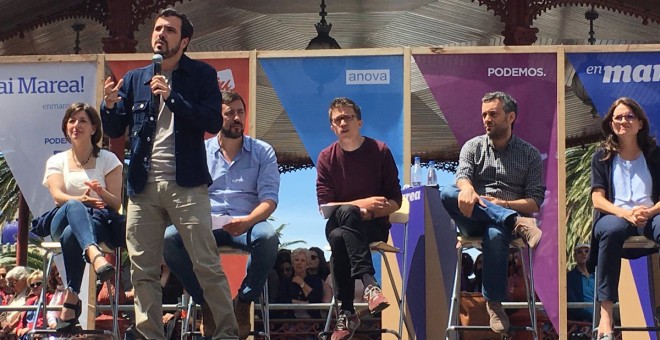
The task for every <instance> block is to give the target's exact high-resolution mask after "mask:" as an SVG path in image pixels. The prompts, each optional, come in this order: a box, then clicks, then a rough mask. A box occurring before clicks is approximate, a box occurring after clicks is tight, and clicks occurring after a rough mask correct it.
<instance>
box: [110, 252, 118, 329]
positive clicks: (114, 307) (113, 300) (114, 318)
mask: <svg viewBox="0 0 660 340" xmlns="http://www.w3.org/2000/svg"><path fill="white" fill-rule="evenodd" d="M120 276H121V248H120V247H117V248H116V249H115V289H114V294H112V292H110V291H109V290H108V294H112V295H110V296H109V297H110V304H111V307H112V337H113V339H117V340H119V285H120V284H121V282H119V278H120Z"/></svg>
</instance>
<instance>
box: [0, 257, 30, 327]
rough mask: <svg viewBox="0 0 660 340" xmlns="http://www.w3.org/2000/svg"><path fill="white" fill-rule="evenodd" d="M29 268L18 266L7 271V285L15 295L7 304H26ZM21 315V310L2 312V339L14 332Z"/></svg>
mask: <svg viewBox="0 0 660 340" xmlns="http://www.w3.org/2000/svg"><path fill="white" fill-rule="evenodd" d="M28 275H29V273H28V270H27V268H26V267H23V266H17V267H14V269H12V270H10V271H9V272H7V286H8V287H9V289H10V290H11V291H12V292H13V294H14V296H13V297H12V298H11V300H9V301H8V303H7V306H12V307H16V306H24V305H25V301H26V299H27V296H28V292H29V288H30V287H29V286H28V283H27V278H28ZM20 317H21V312H20V311H11V312H9V311H8V312H4V313H2V314H0V327H1V328H0V339H4V338H5V337H7V336H8V335H9V334H14V331H15V329H16V325H17V324H18V321H19V319H20Z"/></svg>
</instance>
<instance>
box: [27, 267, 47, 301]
mask: <svg viewBox="0 0 660 340" xmlns="http://www.w3.org/2000/svg"><path fill="white" fill-rule="evenodd" d="M27 284H28V286H29V287H30V290H29V294H30V295H39V294H41V289H43V288H44V275H43V272H42V271H41V270H35V271H33V272H32V273H30V274H29V275H28V277H27Z"/></svg>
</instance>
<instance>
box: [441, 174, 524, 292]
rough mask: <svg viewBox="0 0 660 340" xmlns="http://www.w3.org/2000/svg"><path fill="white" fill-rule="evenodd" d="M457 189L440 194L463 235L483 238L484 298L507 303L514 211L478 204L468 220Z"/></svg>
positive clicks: (493, 205)
mask: <svg viewBox="0 0 660 340" xmlns="http://www.w3.org/2000/svg"><path fill="white" fill-rule="evenodd" d="M459 192H460V190H459V189H458V188H457V187H456V186H455V185H452V186H446V187H444V188H443V189H442V191H441V196H442V205H443V206H444V207H445V210H447V213H449V216H451V218H452V219H453V220H454V222H455V223H456V226H457V227H458V230H459V231H460V233H461V235H463V236H469V237H475V236H482V235H483V243H482V252H483V269H482V270H483V274H482V275H483V276H482V280H483V295H484V298H486V300H489V301H504V300H506V292H507V286H508V281H507V280H508V278H507V273H508V270H507V269H508V265H509V243H510V242H511V239H512V232H513V227H512V225H513V219H512V218H511V217H515V216H518V213H517V212H516V211H514V210H511V209H507V208H504V207H501V206H499V205H496V204H493V203H490V202H488V201H485V200H484V201H485V204H486V206H485V207H483V206H481V205H480V204H475V205H474V209H472V216H470V217H466V216H465V215H463V214H462V213H461V211H460V210H459V209H458V193H459Z"/></svg>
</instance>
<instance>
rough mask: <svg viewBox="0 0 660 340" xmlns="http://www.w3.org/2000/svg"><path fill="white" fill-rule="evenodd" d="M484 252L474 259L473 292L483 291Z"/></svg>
mask: <svg viewBox="0 0 660 340" xmlns="http://www.w3.org/2000/svg"><path fill="white" fill-rule="evenodd" d="M482 255H483V254H479V255H477V257H476V258H475V259H474V266H473V267H472V268H473V269H472V271H473V272H474V279H473V280H472V291H473V292H481V290H482V283H483V279H482V275H483V271H482V269H483V258H482Z"/></svg>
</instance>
